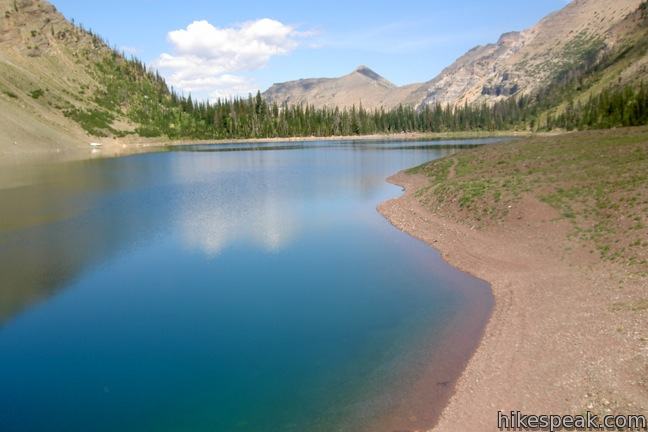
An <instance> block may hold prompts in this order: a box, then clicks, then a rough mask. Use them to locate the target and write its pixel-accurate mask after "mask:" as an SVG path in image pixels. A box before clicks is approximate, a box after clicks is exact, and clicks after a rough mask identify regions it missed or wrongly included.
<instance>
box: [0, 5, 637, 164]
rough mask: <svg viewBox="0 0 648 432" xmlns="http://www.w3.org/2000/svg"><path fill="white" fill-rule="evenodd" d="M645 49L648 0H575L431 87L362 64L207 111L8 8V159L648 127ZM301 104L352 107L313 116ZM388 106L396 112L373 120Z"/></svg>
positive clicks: (2, 117)
mask: <svg viewBox="0 0 648 432" xmlns="http://www.w3.org/2000/svg"><path fill="white" fill-rule="evenodd" d="M647 52H648V2H647V1H643V2H641V1H640V0H616V1H614V2H609V1H607V0H574V1H572V2H571V3H569V4H568V5H567V6H566V7H565V8H563V9H562V10H561V11H558V12H556V13H554V14H551V15H549V16H548V17H546V18H545V19H543V20H542V21H540V22H539V23H538V24H537V25H535V26H533V27H532V28H530V29H528V30H525V31H522V32H512V33H506V34H504V35H503V36H502V37H501V38H500V39H499V41H498V42H497V43H494V44H489V45H485V46H480V47H476V48H474V49H472V50H470V51H469V52H468V53H466V54H465V55H464V56H462V57H460V58H459V59H458V60H457V61H456V62H455V63H453V64H452V65H450V66H449V67H448V68H446V69H445V70H444V71H443V72H442V73H441V74H439V76H437V77H436V78H434V79H433V80H431V81H429V82H426V83H424V84H412V85H409V86H402V87H398V86H395V85H394V84H393V83H391V82H389V81H388V80H386V79H385V78H383V77H381V76H380V75H379V74H377V73H376V72H374V71H372V70H371V69H369V68H368V67H366V66H360V67H358V68H357V69H356V70H355V71H353V72H352V73H350V74H348V75H345V76H343V77H341V78H320V79H310V80H299V81H293V82H289V83H284V84H275V85H273V86H272V87H271V88H270V89H268V91H266V92H265V93H264V95H263V96H265V98H264V97H263V96H261V95H260V94H259V95H257V96H256V97H252V96H251V97H249V98H243V99H234V100H225V101H223V100H221V101H218V102H217V103H211V104H210V103H206V102H203V101H195V100H192V98H191V96H190V95H189V96H186V97H184V96H180V95H178V94H177V93H175V92H174V91H173V90H172V89H169V87H168V86H167V84H166V82H165V81H164V79H163V78H162V77H161V76H160V75H159V74H158V73H157V72H155V71H152V70H150V69H148V68H147V66H146V65H145V64H144V63H142V62H141V61H138V60H137V59H133V58H131V59H128V58H126V57H125V56H124V55H123V54H122V53H120V52H118V51H117V50H115V49H113V48H111V47H110V46H109V45H108V44H107V43H106V42H105V41H103V40H102V39H101V37H99V36H98V35H96V34H94V33H93V32H92V31H90V30H86V29H84V28H83V27H82V26H80V25H75V24H74V23H73V22H69V21H68V20H66V19H65V17H63V16H62V15H61V14H60V13H59V12H58V11H57V10H56V8H55V7H54V6H53V5H51V4H50V3H48V2H47V1H45V0H0V154H7V153H8V154H14V153H17V152H21V153H25V152H43V151H56V150H59V149H61V150H63V149H69V148H73V147H77V148H85V149H88V143H89V142H93V141H101V142H102V143H103V144H104V145H105V146H106V147H108V146H111V145H114V146H115V148H121V146H122V145H124V144H125V145H128V143H132V142H133V141H139V140H140V139H141V138H142V137H144V138H155V139H156V140H157V141H158V142H159V140H160V139H161V138H172V139H231V138H266V137H294V136H310V135H316V136H328V135H351V134H368V133H394V132H408V131H421V132H431V131H432V132H437V131H454V130H477V129H478V130H496V129H505V128H508V129H537V128H540V129H551V128H567V129H569V128H574V127H576V128H589V127H613V126H623V125H635V124H642V123H641V122H644V118H645V116H644V114H645V113H644V111H646V112H648V109H646V110H644V109H643V108H642V107H643V105H642V104H643V103H644V101H645V100H648V96H647V94H646V87H645V86H642V85H641V84H640V83H641V81H642V79H644V77H645V76H646V75H647V74H646V72H647V71H648V55H647ZM626 86H627V88H626ZM626 90H627V91H626ZM511 95H515V96H516V98H515V99H512V98H509V96H511ZM601 95H602V96H601ZM518 96H525V97H518ZM527 96H528V97H527ZM603 96H604V97H603ZM268 102H271V103H268ZM482 102H483V103H485V104H486V105H485V106H483V105H482ZM274 103H276V104H277V105H279V106H281V105H282V104H283V103H287V104H288V105H290V107H289V109H280V108H279V107H278V106H275V105H274ZM466 103H469V104H470V105H469V106H467V107H465V108H463V105H464V104H466ZM303 104H312V105H314V106H316V107H324V106H327V107H333V106H335V107H340V108H341V109H340V110H336V111H333V110H317V111H313V110H311V109H308V108H306V107H305V106H304V105H303ZM401 104H402V105H403V106H404V108H403V109H396V110H390V109H391V108H394V107H399V105H401ZM446 104H448V105H450V106H455V107H457V106H458V107H462V108H461V109H455V110H452V109H446V108H445V107H446ZM351 106H355V107H356V108H359V107H360V106H362V107H363V108H364V109H363V110H360V109H356V110H349V109H347V108H349V107H351ZM378 107H383V108H385V110H386V111H385V112H372V110H373V109H375V108H378ZM424 107H430V108H431V109H429V110H427V109H422V108H424ZM588 110H589V111H588ZM612 113H614V115H612ZM630 113H632V115H630ZM96 137H101V139H97V138H96ZM120 138H125V139H124V140H120Z"/></svg>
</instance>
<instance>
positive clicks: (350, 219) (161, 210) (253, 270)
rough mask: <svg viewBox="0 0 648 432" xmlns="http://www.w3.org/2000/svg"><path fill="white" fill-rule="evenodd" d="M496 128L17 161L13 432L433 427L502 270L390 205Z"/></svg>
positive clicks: (3, 295)
mask: <svg viewBox="0 0 648 432" xmlns="http://www.w3.org/2000/svg"><path fill="white" fill-rule="evenodd" d="M492 141H493V140H471V141H432V142H402V143H401V142H315V143H304V144H295V143H286V144H277V143H274V144H249V145H241V144H237V145H230V146H222V145H218V146H209V145H200V146H191V147H182V148H178V149H176V150H175V151H170V152H163V153H153V154H143V155H136V156H130V157H124V158H117V159H95V160H86V161H81V162H78V161H77V162H66V163H57V164H36V165H28V166H22V165H21V166H18V167H12V168H6V169H5V170H4V173H3V175H1V176H0V206H1V207H0V208H1V211H0V217H1V219H0V431H3V432H13V431H21V432H24V431H45V430H47V431H121V432H127V431H133V432H134V431H137V432H141V431H196V432H199V431H254V432H265V431H269V432H270V431H336V430H339V431H358V430H362V429H365V428H371V429H374V430H380V429H381V428H383V429H384V430H395V429H401V430H404V429H407V428H414V427H424V426H426V425H428V424H429V422H431V421H433V419H434V417H435V416H436V415H437V414H438V409H439V403H440V401H441V402H442V401H443V400H444V398H447V397H448V395H449V394H450V392H451V388H452V386H451V383H452V381H453V380H454V379H456V375H457V374H458V373H459V371H460V370H461V366H462V364H463V362H465V361H466V359H467V358H468V356H469V354H470V352H471V350H472V349H473V347H474V343H475V342H476V341H477V339H478V337H479V334H480V332H481V329H482V327H483V324H484V322H485V320H486V319H487V316H488V313H489V311H490V307H491V304H492V298H491V297H490V291H489V290H488V287H487V285H486V284H485V283H484V282H482V281H479V280H476V279H474V278H472V277H471V276H468V275H466V274H464V273H461V272H459V271H457V270H456V269H454V268H452V267H450V266H449V265H447V264H446V263H444V262H443V261H442V260H441V259H440V257H439V255H438V254H437V252H435V251H434V250H433V249H431V248H429V247H428V246H426V245H424V244H423V243H421V242H420V241H418V240H416V239H413V238H411V237H409V236H408V235H406V234H404V233H401V232H400V231H398V230H396V229H395V228H393V227H392V226H391V225H390V224H389V223H388V222H387V221H386V220H384V219H383V217H382V216H381V215H380V214H379V213H378V212H377V211H376V206H377V205H378V204H379V203H380V202H381V201H384V200H386V199H389V198H391V197H395V196H398V195H399V194H400V190H399V188H397V187H395V186H393V185H390V184H387V183H386V182H385V178H386V177H388V176H389V175H391V174H393V173H395V172H397V171H399V170H401V169H404V168H407V167H411V166H414V165H418V164H420V163H423V162H425V161H427V160H431V159H435V158H439V157H442V156H444V155H447V154H450V153H452V152H454V151H457V150H458V149H459V148H460V147H461V146H466V145H474V144H483V143H489V142H492Z"/></svg>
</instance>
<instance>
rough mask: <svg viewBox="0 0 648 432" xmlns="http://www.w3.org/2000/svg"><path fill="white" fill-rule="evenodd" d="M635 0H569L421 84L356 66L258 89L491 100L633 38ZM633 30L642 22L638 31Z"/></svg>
mask: <svg viewBox="0 0 648 432" xmlns="http://www.w3.org/2000/svg"><path fill="white" fill-rule="evenodd" d="M642 4H645V2H643V3H642V1H641V0H615V1H609V0H573V1H571V2H570V3H569V4H568V5H566V6H565V7H564V8H563V9H561V10H559V11H557V12H554V13H552V14H550V15H548V16H547V17H545V18H543V19H542V20H541V21H540V22H538V23H537V24H536V25H534V26H533V27H531V28H529V29H527V30H524V31H521V32H509V33H504V34H503V35H502V36H501V37H500V38H499V40H498V41H497V42H496V43H492V44H487V45H482V46H477V47H475V48H473V49H471V50H470V51H468V52H467V53H465V54H464V55H462V56H461V57H459V58H458V59H457V60H456V61H455V62H454V63H452V64H451V65H450V66H448V67H447V68H445V69H444V70H443V71H442V72H441V73H440V74H439V75H437V76H436V77H435V78H433V79H432V80H430V81H428V82H425V83H423V84H418V85H417V84H412V85H407V86H403V87H394V86H393V85H392V86H389V85H381V84H379V83H388V81H386V80H385V79H384V78H382V77H380V76H379V75H377V74H375V73H374V72H372V73H371V75H372V76H377V77H379V81H376V84H374V85H372V79H371V78H369V77H367V79H357V78H358V77H357V75H358V74H359V72H358V71H356V72H354V73H352V74H350V75H346V76H344V77H341V78H337V79H317V80H308V79H306V80H299V81H291V82H287V83H283V84H274V85H273V86H272V87H270V89H268V91H267V92H266V93H264V96H265V97H266V98H267V99H268V100H269V101H272V102H277V103H278V104H281V103H284V102H287V103H288V104H301V103H309V104H313V105H315V106H316V107H319V106H323V105H329V106H330V105H341V106H349V105H352V104H355V105H356V106H357V105H359V103H360V101H362V104H363V106H364V107H367V108H377V107H379V106H383V107H385V108H392V107H394V106H397V105H399V104H403V105H409V106H413V107H416V108H420V107H422V106H425V105H434V104H437V103H439V104H442V105H446V104H450V105H452V106H461V105H463V104H465V103H468V104H471V103H482V102H485V103H487V104H492V103H494V102H496V101H499V100H503V99H506V98H507V97H509V96H511V95H522V94H524V95H529V94H533V93H536V92H537V91H539V90H540V89H542V88H543V87H545V86H547V85H548V84H550V83H551V82H553V81H555V80H557V79H558V80H559V79H561V78H562V77H563V76H564V75H566V74H569V73H570V71H572V70H574V69H578V68H581V67H582V66H583V65H585V66H588V65H593V64H595V63H597V62H598V61H599V60H600V59H601V57H603V56H604V55H605V54H606V53H610V52H614V51H618V50H619V49H620V47H622V46H623V45H628V46H630V45H632V44H635V43H637V40H636V39H637V38H636V37H634V36H635V35H637V34H639V35H641V36H644V35H645V32H644V31H643V30H642V29H643V27H641V26H643V24H640V23H637V22H636V19H635V18H633V16H634V15H636V13H637V11H638V9H640V6H641V5H642ZM638 30H641V31H640V32H638ZM645 64H646V56H643V58H641V59H637V62H635V63H634V64H633V65H632V71H633V72H631V73H630V74H631V75H633V76H634V77H637V76H638V75H639V74H638V72H639V70H641V67H642V66H641V65H645Z"/></svg>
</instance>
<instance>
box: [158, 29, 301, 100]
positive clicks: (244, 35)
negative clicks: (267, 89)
mask: <svg viewBox="0 0 648 432" xmlns="http://www.w3.org/2000/svg"><path fill="white" fill-rule="evenodd" d="M303 36H304V33H300V32H298V31H297V30H295V29H294V28H293V27H291V26H288V25H286V24H283V23H281V22H279V21H276V20H273V19H269V18H263V19H258V20H256V21H248V22H244V23H243V24H240V25H238V26H234V27H223V28H219V27H216V26H214V25H212V24H210V23H209V22H207V21H204V20H203V21H194V22H193V23H191V24H189V25H188V26H187V28H185V29H180V30H174V31H172V32H169V34H168V39H169V42H170V43H171V45H172V47H173V52H172V53H163V54H162V55H160V57H159V58H158V59H157V60H156V62H155V63H154V65H155V66H156V67H157V68H158V69H160V71H161V72H162V73H163V74H164V75H165V76H166V77H167V79H168V80H169V82H170V83H171V85H173V86H174V87H176V88H178V89H181V90H183V91H185V92H191V93H194V94H197V95H199V96H207V97H208V98H210V99H214V98H216V97H229V96H236V95H246V94H247V93H248V92H255V91H256V90H257V87H256V85H255V83H254V81H253V80H251V79H249V78H247V77H245V76H242V75H240V74H241V73H245V72H249V71H254V70H257V69H260V68H262V67H263V66H265V65H266V64H267V63H268V61H269V60H270V59H271V58H272V57H274V56H277V55H284V54H287V53H289V52H291V51H292V50H294V49H295V48H297V46H298V40H299V38H300V37H303Z"/></svg>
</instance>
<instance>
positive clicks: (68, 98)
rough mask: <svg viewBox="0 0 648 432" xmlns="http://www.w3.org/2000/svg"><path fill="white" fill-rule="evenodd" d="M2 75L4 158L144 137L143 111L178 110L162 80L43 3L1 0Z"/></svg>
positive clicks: (0, 125) (40, 0)
mask: <svg viewBox="0 0 648 432" xmlns="http://www.w3.org/2000/svg"><path fill="white" fill-rule="evenodd" d="M0 72H1V73H0V153H13V152H16V151H18V150H19V151H20V152H29V151H43V150H56V149H69V148H71V147H79V148H87V147H88V143H89V142H90V141H95V140H96V139H95V138H93V137H97V136H99V137H104V138H111V137H122V136H125V135H128V134H136V133H140V134H142V133H141V132H142V130H141V127H142V125H143V124H146V121H145V120H146V118H145V115H144V114H142V113H148V112H152V111H154V110H156V109H157V110H160V109H167V108H168V109H171V105H172V103H171V102H172V99H173V95H171V94H170V92H169V91H168V89H167V87H166V84H165V83H164V81H163V80H162V79H161V78H160V77H159V76H157V75H156V74H154V73H151V72H148V71H147V69H146V67H145V66H144V65H143V64H142V63H140V62H138V61H134V60H127V59H125V58H124V56H123V55H121V54H119V53H118V52H116V51H115V50H113V49H112V48H110V47H109V46H108V45H107V44H106V43H104V42H103V40H102V39H101V38H100V37H98V36H96V35H94V34H93V33H92V32H90V31H88V30H85V29H83V28H82V27H80V26H76V25H74V24H73V23H71V22H69V21H67V20H66V19H65V17H63V16H62V15H61V14H60V13H58V12H57V10H56V8H55V7H54V6H53V5H51V4H49V3H48V2H46V1H43V0H15V1H14V0H0ZM107 141H108V142H110V141H111V140H107Z"/></svg>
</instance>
